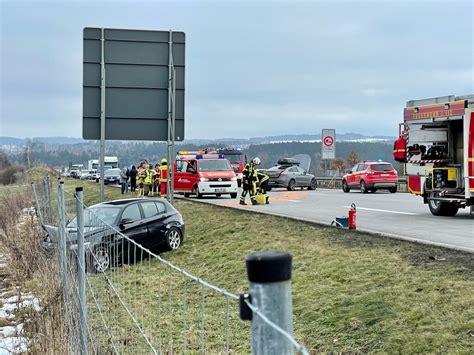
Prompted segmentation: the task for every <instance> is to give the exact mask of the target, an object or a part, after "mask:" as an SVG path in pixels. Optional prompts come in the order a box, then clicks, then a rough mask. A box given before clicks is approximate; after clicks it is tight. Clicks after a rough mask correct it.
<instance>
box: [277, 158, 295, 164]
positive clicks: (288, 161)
mask: <svg viewBox="0 0 474 355" xmlns="http://www.w3.org/2000/svg"><path fill="white" fill-rule="evenodd" d="M277 163H278V164H279V165H300V162H299V161H298V160H296V159H293V158H283V159H280V160H278V162H277Z"/></svg>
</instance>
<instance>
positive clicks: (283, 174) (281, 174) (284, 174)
mask: <svg viewBox="0 0 474 355" xmlns="http://www.w3.org/2000/svg"><path fill="white" fill-rule="evenodd" d="M287 175H288V173H280V176H287Z"/></svg>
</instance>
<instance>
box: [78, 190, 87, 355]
mask: <svg viewBox="0 0 474 355" xmlns="http://www.w3.org/2000/svg"><path fill="white" fill-rule="evenodd" d="M76 213H77V258H78V260H77V262H78V264H79V268H78V273H79V275H78V280H79V317H80V318H79V319H80V325H81V330H80V332H81V334H80V337H81V354H82V355H84V354H85V355H87V303H86V269H85V268H86V265H85V264H86V263H85V256H84V205H83V193H82V187H76Z"/></svg>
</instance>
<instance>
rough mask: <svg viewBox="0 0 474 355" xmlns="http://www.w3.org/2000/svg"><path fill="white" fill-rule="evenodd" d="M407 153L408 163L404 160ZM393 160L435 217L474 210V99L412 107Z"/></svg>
mask: <svg viewBox="0 0 474 355" xmlns="http://www.w3.org/2000/svg"><path fill="white" fill-rule="evenodd" d="M403 152H404V154H405V158H404V159H403V156H401V154H402V155H403ZM394 158H395V160H397V161H404V162H405V172H406V174H407V176H408V181H407V183H408V189H409V191H410V192H411V193H413V194H416V195H421V196H422V197H423V200H424V202H425V203H427V204H428V206H429V208H430V211H431V213H432V214H433V215H436V216H454V215H455V214H456V213H457V211H458V209H459V208H465V207H468V206H471V211H472V209H473V207H472V206H474V95H468V96H444V97H437V98H433V99H424V100H412V101H408V102H407V106H406V108H405V111H404V121H403V123H402V124H400V138H399V139H398V140H397V142H396V143H395V146H394Z"/></svg>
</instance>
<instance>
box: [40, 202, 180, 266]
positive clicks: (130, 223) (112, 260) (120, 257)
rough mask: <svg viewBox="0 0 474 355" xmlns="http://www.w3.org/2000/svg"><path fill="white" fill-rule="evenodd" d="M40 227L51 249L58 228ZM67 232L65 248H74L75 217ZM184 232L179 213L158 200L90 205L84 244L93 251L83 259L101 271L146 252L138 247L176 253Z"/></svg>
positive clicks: (55, 242)
mask: <svg viewBox="0 0 474 355" xmlns="http://www.w3.org/2000/svg"><path fill="white" fill-rule="evenodd" d="M43 228H44V230H45V231H46V236H45V238H44V241H43V247H44V248H45V249H47V250H51V249H54V248H55V247H56V245H57V241H58V237H57V236H58V228H57V227H55V226H50V225H45V226H43ZM66 229H67V231H68V234H67V243H68V248H69V249H75V247H76V244H77V220H76V218H74V219H73V220H72V221H70V222H69V223H68V224H67V226H66ZM184 230H185V227H184V221H183V218H182V216H181V214H180V213H179V212H178V211H177V210H176V209H175V208H174V207H173V206H172V205H171V204H169V203H168V202H167V201H166V200H163V199H160V198H148V199H145V198H141V199H137V198H135V199H124V200H116V201H110V202H104V203H100V204H97V205H94V206H91V207H89V208H87V209H86V210H85V211H84V241H85V245H86V246H87V247H86V250H89V251H92V253H90V252H89V253H88V255H87V256H86V258H87V260H88V265H87V267H88V270H89V271H93V272H104V271H106V270H107V269H109V268H110V267H114V266H118V265H119V264H121V263H123V262H134V261H136V260H138V259H137V257H140V256H143V254H144V253H145V252H144V251H143V250H142V248H140V246H141V247H143V248H145V249H148V250H151V251H154V250H176V249H178V248H179V247H180V246H181V244H182V243H183V239H184ZM122 234H123V235H125V236H126V237H128V238H129V239H127V238H124V237H123V236H122ZM134 242H135V243H136V244H135V243H134ZM137 244H138V245H137Z"/></svg>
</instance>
